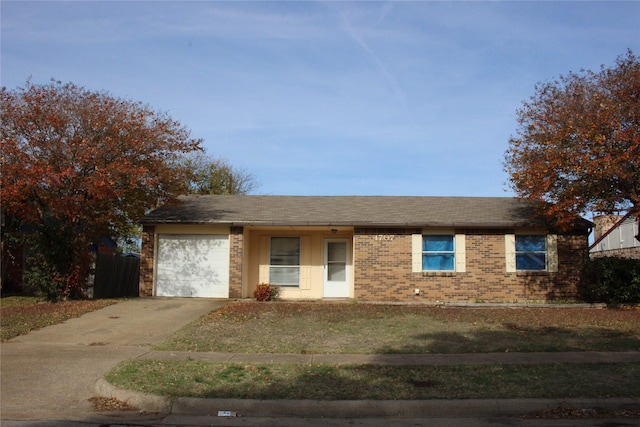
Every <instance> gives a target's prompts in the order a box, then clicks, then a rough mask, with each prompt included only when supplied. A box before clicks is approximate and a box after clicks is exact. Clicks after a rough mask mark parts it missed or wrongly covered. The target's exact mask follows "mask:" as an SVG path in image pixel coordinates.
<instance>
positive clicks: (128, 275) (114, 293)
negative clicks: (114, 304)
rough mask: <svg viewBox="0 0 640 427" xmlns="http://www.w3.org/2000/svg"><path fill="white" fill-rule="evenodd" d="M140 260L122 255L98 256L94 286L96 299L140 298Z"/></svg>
mask: <svg viewBox="0 0 640 427" xmlns="http://www.w3.org/2000/svg"><path fill="white" fill-rule="evenodd" d="M139 281H140V259H139V258H135V257H123V256H120V255H102V254H101V255H98V258H97V259H96V272H95V280H94V284H93V297H94V298H118V297H133V296H136V297H137V296H138V292H139Z"/></svg>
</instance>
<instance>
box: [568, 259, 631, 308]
mask: <svg viewBox="0 0 640 427" xmlns="http://www.w3.org/2000/svg"><path fill="white" fill-rule="evenodd" d="M578 291H579V293H580V296H581V298H582V299H583V300H585V301H587V302H590V303H593V302H604V303H606V304H609V305H618V304H637V303H640V260H635V259H627V258H616V257H602V258H594V259H591V260H589V261H587V262H586V263H585V265H584V267H583V269H582V279H581V281H580V284H579V285H578Z"/></svg>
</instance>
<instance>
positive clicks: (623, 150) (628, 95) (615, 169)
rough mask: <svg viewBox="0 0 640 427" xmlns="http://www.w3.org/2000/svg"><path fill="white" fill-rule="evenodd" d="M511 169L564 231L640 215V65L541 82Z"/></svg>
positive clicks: (515, 143) (623, 62)
mask: <svg viewBox="0 0 640 427" xmlns="http://www.w3.org/2000/svg"><path fill="white" fill-rule="evenodd" d="M517 121H518V129H517V135H516V136H514V137H512V138H511V139H510V141H509V149H508V150H507V152H506V154H505V170H506V172H507V173H508V174H509V176H510V180H511V184H512V187H513V189H514V190H515V191H516V193H517V194H518V195H519V196H521V197H524V198H527V199H529V200H532V201H539V202H544V203H541V204H540V206H543V209H544V211H545V213H546V214H547V215H549V217H551V218H553V219H554V220H556V221H557V222H558V223H559V224H560V225H565V226H568V225H570V223H571V219H572V218H575V216H576V215H579V214H585V213H587V212H599V213H615V212H631V213H632V214H635V215H636V216H638V215H640V61H639V60H638V58H637V57H636V56H635V55H634V54H633V52H631V51H628V52H627V53H626V55H621V56H619V57H618V58H617V60H616V63H615V65H614V66H612V67H606V66H602V67H601V69H600V70H599V71H598V72H594V71H589V70H587V71H584V70H583V71H581V72H579V73H573V72H571V73H569V74H567V75H564V76H560V77H559V78H558V79H557V80H554V81H551V82H546V83H540V84H538V85H536V86H535V93H534V95H533V96H532V97H531V99H530V100H529V101H526V102H524V103H523V106H522V107H521V108H520V109H519V110H518V111H517Z"/></svg>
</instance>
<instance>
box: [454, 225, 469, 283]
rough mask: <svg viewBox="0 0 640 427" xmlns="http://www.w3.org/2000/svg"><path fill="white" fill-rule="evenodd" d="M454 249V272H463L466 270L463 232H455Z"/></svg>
mask: <svg viewBox="0 0 640 427" xmlns="http://www.w3.org/2000/svg"><path fill="white" fill-rule="evenodd" d="M455 239H456V240H455V245H454V247H455V250H456V272H457V273H464V272H466V271H467V254H466V252H467V249H466V239H465V235H464V234H456V237H455Z"/></svg>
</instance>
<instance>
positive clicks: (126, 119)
mask: <svg viewBox="0 0 640 427" xmlns="http://www.w3.org/2000/svg"><path fill="white" fill-rule="evenodd" d="M0 119H1V122H0V141H1V143H2V156H1V160H0V161H1V163H0V166H1V178H2V186H1V189H0V197H1V200H2V209H3V213H4V215H5V218H6V227H4V229H3V238H4V237H5V236H4V235H5V234H8V235H10V236H11V237H12V238H14V239H18V240H22V242H23V243H24V244H26V245H28V247H29V251H28V253H29V254H30V257H31V259H30V260H29V262H28V266H29V269H28V271H27V272H26V273H25V274H26V277H27V278H28V279H29V281H30V282H31V283H32V284H34V285H36V286H38V287H39V288H40V289H41V290H42V292H43V293H44V294H45V295H46V296H47V297H48V298H49V299H58V298H63V297H78V296H80V295H82V291H83V288H84V287H85V285H86V278H87V276H88V272H89V267H90V252H89V250H88V248H89V245H90V244H91V243H92V242H96V241H97V239H98V238H100V237H102V236H111V237H113V236H122V235H125V234H126V233H127V232H128V231H129V230H131V229H132V227H133V226H134V224H135V223H136V222H137V221H138V220H139V219H140V218H141V217H142V216H143V215H144V214H145V213H146V212H147V211H148V210H149V209H152V208H154V207H157V206H158V205H159V204H160V203H165V202H168V201H171V200H174V199H175V198H176V197H177V196H178V195H180V194H184V193H186V192H187V188H186V185H185V176H187V174H188V171H187V170H186V169H185V167H184V165H183V164H182V163H181V162H180V159H181V158H182V156H184V154H185V153H189V152H192V151H197V150H200V146H201V141H200V140H198V139H193V138H192V137H191V136H190V132H189V131H188V130H187V129H186V128H185V127H184V126H182V125H181V124H180V123H179V122H177V121H175V120H173V119H172V118H170V117H169V116H168V115H167V114H166V113H159V112H155V111H153V110H152V109H150V108H149V107H148V106H146V105H143V104H141V103H138V102H132V101H129V100H124V99H119V98H116V97H113V96H111V95H110V94H108V93H105V92H94V91H90V90H87V89H85V88H82V87H79V86H76V85H74V84H72V83H67V84H63V83H61V82H57V81H52V82H50V83H49V84H43V85H38V84H34V83H31V82H29V81H28V82H27V83H26V85H25V87H21V88H17V89H15V90H8V89H6V88H2V89H1V90H0ZM16 236H18V237H16Z"/></svg>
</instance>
